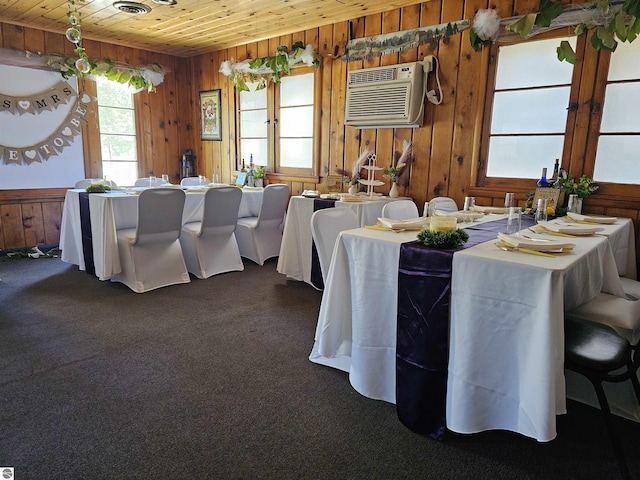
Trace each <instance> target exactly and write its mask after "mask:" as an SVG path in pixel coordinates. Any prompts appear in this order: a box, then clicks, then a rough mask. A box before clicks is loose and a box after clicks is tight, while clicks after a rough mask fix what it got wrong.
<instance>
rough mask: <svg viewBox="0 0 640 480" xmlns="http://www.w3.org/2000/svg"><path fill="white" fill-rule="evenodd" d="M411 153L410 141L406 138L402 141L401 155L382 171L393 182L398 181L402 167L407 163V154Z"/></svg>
mask: <svg viewBox="0 0 640 480" xmlns="http://www.w3.org/2000/svg"><path fill="white" fill-rule="evenodd" d="M410 153H411V142H410V141H408V140H403V141H402V155H400V158H398V160H397V161H396V162H395V163H392V164H391V165H390V166H389V168H385V169H384V170H383V171H382V173H384V174H385V175H386V176H387V177H388V178H389V179H390V180H391V182H393V183H396V182H397V181H398V177H400V174H401V173H402V171H403V170H404V167H406V166H407V164H408V163H409V154H410Z"/></svg>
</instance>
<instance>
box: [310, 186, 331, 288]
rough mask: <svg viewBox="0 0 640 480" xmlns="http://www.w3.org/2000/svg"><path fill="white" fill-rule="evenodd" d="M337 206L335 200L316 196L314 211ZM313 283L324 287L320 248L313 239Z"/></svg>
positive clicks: (317, 286) (318, 286) (315, 285)
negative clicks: (319, 258)
mask: <svg viewBox="0 0 640 480" xmlns="http://www.w3.org/2000/svg"><path fill="white" fill-rule="evenodd" d="M335 206H336V201H335V200H328V199H324V198H315V199H314V200H313V211H314V212H315V211H317V210H322V209H323V208H333V207H335ZM311 284H312V285H313V286H314V287H316V288H317V289H318V290H323V289H324V281H323V280H322V270H320V260H318V250H317V249H316V244H315V243H314V242H313V239H311Z"/></svg>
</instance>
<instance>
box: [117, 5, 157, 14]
mask: <svg viewBox="0 0 640 480" xmlns="http://www.w3.org/2000/svg"><path fill="white" fill-rule="evenodd" d="M113 6H114V7H116V8H117V9H118V10H120V11H121V12H124V13H130V14H131V15H144V14H145V13H149V12H150V11H151V7H148V6H146V5H143V4H142V3H138V2H114V3H113Z"/></svg>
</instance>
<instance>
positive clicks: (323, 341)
mask: <svg viewBox="0 0 640 480" xmlns="http://www.w3.org/2000/svg"><path fill="white" fill-rule="evenodd" d="M504 217H505V216H504V215H493V214H491V215H485V216H483V217H482V218H480V219H477V220H476V221H474V222H469V223H459V224H458V226H459V228H464V229H465V230H467V231H468V232H470V233H471V234H472V236H473V234H474V230H482V229H485V230H487V231H488V233H489V237H488V238H491V239H490V240H487V241H481V242H478V243H476V244H474V245H473V246H470V247H469V248H462V249H457V250H452V251H451V252H450V253H451V255H450V261H449V264H450V269H449V271H448V273H447V272H445V271H444V270H443V271H440V270H437V269H433V270H434V271H432V272H430V273H429V275H431V277H432V278H433V279H434V280H435V282H436V284H437V285H439V287H438V288H442V290H441V292H442V294H441V295H433V297H434V300H433V302H434V303H433V305H430V304H421V303H420V302H422V301H423V300H422V299H421V297H422V296H425V295H423V292H424V293H427V292H429V288H430V284H429V283H428V282H432V281H434V280H430V279H427V282H426V283H418V284H416V285H417V286H418V287H419V288H418V289H417V292H415V293H414V294H411V295H409V294H407V293H406V290H407V289H408V288H409V287H408V285H410V284H411V282H413V281H414V280H413V279H412V278H411V277H412V276H416V277H418V276H419V275H418V274H420V273H421V272H420V270H421V269H424V268H426V267H425V265H428V264H430V263H431V262H432V261H433V259H434V258H437V257H438V256H439V255H441V253H442V252H441V251H440V250H439V249H434V248H428V247H422V246H420V245H416V243H417V242H416V234H417V232H416V231H401V232H395V231H381V230H378V229H375V230H374V229H368V228H357V229H353V230H347V231H343V232H341V233H340V235H339V237H338V239H337V240H336V245H335V247H334V252H333V257H332V260H331V266H330V268H329V272H328V276H327V282H326V285H325V289H324V292H323V296H322V302H321V306H320V312H319V316H318V323H317V327H316V332H315V339H314V344H313V348H312V351H311V353H310V356H309V359H310V361H312V362H314V363H318V364H321V365H325V366H329V367H333V368H337V369H340V370H343V371H345V372H348V374H349V382H350V383H351V385H352V387H353V388H354V389H355V390H356V391H357V392H359V393H360V394H362V395H364V396H366V397H369V398H372V399H377V400H383V401H386V402H390V403H394V404H396V405H397V408H398V416H399V417H400V419H401V421H403V419H402V415H401V411H400V405H398V402H397V400H398V399H399V397H397V395H399V394H402V397H401V398H400V399H401V400H402V402H410V403H413V404H412V405H409V406H408V407H406V406H403V407H402V408H403V409H405V410H407V411H413V412H415V411H418V412H419V413H418V414H417V415H418V416H419V415H422V414H423V413H422V412H423V411H425V410H429V409H430V408H432V407H434V408H436V409H440V408H441V410H442V412H439V413H438V415H441V416H442V420H441V422H440V424H439V425H438V422H437V421H436V422H435V427H434V429H433V430H432V431H429V432H422V433H429V434H437V432H440V433H442V430H443V429H444V428H446V429H449V430H451V431H454V432H458V433H475V432H481V431H486V430H494V429H504V430H510V431H513V432H517V433H520V434H522V435H525V436H528V437H531V438H534V439H536V440H538V441H541V442H546V441H550V440H552V439H553V438H555V436H556V415H558V414H563V413H565V412H566V385H565V376H564V368H563V365H564V329H563V314H564V312H565V311H566V310H569V309H571V308H574V307H577V306H578V305H580V304H583V303H585V302H587V301H589V300H591V299H593V298H594V297H595V296H596V295H597V294H598V293H599V292H601V291H602V292H605V293H610V294H613V295H618V296H625V293H624V290H623V288H622V283H621V281H620V274H624V275H627V276H629V277H633V278H635V275H636V267H635V247H634V246H635V238H634V230H633V224H632V222H631V220H630V219H623V218H618V219H617V220H616V222H615V224H611V225H601V227H602V230H601V231H599V232H598V233H597V234H595V235H590V236H579V237H573V238H563V239H562V240H567V241H570V242H571V243H573V244H574V245H575V246H574V247H573V248H572V249H571V250H569V251H568V252H567V253H560V254H553V255H549V256H541V255H532V254H528V253H524V252H520V251H505V250H503V249H501V248H498V246H497V245H496V241H497V232H498V231H504V230H503V228H504V227H506V223H504ZM501 221H502V222H503V223H500V222H501ZM557 221H562V220H561V219H558V220H557ZM492 229H493V230H494V231H493V233H491V230H492ZM484 234H485V235H486V234H487V232H486V231H485V232H484ZM521 234H522V235H527V236H530V235H531V236H537V237H541V238H549V239H555V240H557V239H558V237H557V236H546V235H536V234H534V233H533V232H531V231H530V230H528V229H525V230H523V231H522V232H521ZM406 247H411V248H413V249H414V250H415V249H416V248H418V249H419V250H420V251H419V254H420V256H419V257H414V258H413V261H412V262H411V261H410V262H409V263H408V266H407V265H406V264H405V265H404V266H402V264H401V261H402V258H401V250H402V251H404V249H405V248H406ZM399 265H400V267H399ZM416 272H417V273H416ZM434 272H435V273H434ZM407 276H408V277H409V278H408V280H407V279H406V278H405V279H404V280H403V277H407ZM443 277H446V278H444V281H443ZM407 282H409V283H407ZM443 299H446V301H444V300H443ZM403 302H404V303H405V305H404V306H403ZM406 303H409V306H408V308H407V305H406ZM430 309H434V310H435V309H439V310H440V312H441V313H442V312H444V315H443V317H444V318H443V320H444V322H440V323H438V324H435V323H434V324H433V325H432V324H431V323H428V322H426V323H419V322H418V324H415V325H413V326H412V328H415V331H416V332H418V334H417V335H416V336H415V337H414V336H411V335H409V336H408V337H407V335H406V333H405V332H404V331H399V328H400V327H398V325H401V319H402V316H403V315H404V313H403V315H400V314H399V311H400V310H401V311H402V312H405V311H406V310H418V314H419V315H424V316H425V317H427V316H428V315H429V314H430V313H431V312H429V310H430ZM419 310H422V311H419ZM414 323H415V322H414ZM431 327H433V329H432V330H430V328H431ZM402 328H404V327H402ZM414 334H415V332H414V333H412V335H414ZM436 334H437V335H438V336H439V338H437V339H435V340H434V339H432V338H431V336H433V335H436ZM418 336H422V337H424V338H426V339H427V341H424V338H423V339H422V340H418V338H417V337H418ZM401 340H402V341H403V342H404V343H405V347H406V346H407V345H408V346H409V348H410V349H411V348H413V349H414V350H416V349H419V348H423V347H421V346H420V347H419V348H418V346H419V345H422V344H419V343H418V342H421V341H424V345H425V347H424V348H428V349H431V350H430V352H429V354H434V355H435V356H436V357H438V358H439V360H438V362H439V366H438V365H436V364H435V363H434V364H433V366H432V365H430V364H429V363H428V362H429V361H431V360H429V359H427V363H426V366H421V365H419V366H418V367H419V368H417V370H422V372H419V373H418V376H420V375H422V376H425V375H427V376H428V375H431V376H433V377H434V378H433V381H432V382H431V384H430V383H429V381H428V382H426V383H420V382H422V380H420V381H418V380H416V381H415V383H412V382H414V380H412V377H411V375H405V374H404V373H403V370H402V369H401V366H400V363H401V362H400V360H403V359H401V355H400V353H399V352H398V351H397V349H399V347H400V345H399V342H400V341H401ZM407 342H409V343H408V344H407ZM412 361H413V360H412V359H409V360H408V361H406V362H404V363H405V364H406V363H409V364H410V363H411V362H412ZM410 366H411V367H412V368H414V367H415V365H410ZM402 368H404V367H402ZM438 369H440V370H441V371H438ZM397 372H401V375H402V379H401V382H402V383H403V384H402V385H400V384H399V382H400V377H399V376H398V373H397ZM430 381H431V380H430ZM407 382H408V383H407ZM430 390H434V391H437V395H436V398H433V397H434V394H433V393H431V392H430ZM402 392H404V393H402ZM407 392H408V394H407ZM438 395H439V396H440V397H439V398H438ZM421 396H422V397H424V398H425V400H424V402H423V403H421V401H420V400H416V399H420V398H421ZM412 414H413V413H412ZM411 422H413V419H409V421H408V422H407V423H406V424H407V426H409V428H413V427H414V426H415V424H413V425H412V424H411ZM403 423H404V421H403ZM415 429H416V430H419V428H417V427H416V428H415Z"/></svg>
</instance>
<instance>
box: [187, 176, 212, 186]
mask: <svg viewBox="0 0 640 480" xmlns="http://www.w3.org/2000/svg"><path fill="white" fill-rule="evenodd" d="M204 181H205V182H206V185H209V184H210V183H211V180H209V179H208V178H205V179H204ZM198 185H200V177H184V178H183V179H182V180H180V186H182V187H197V186H198Z"/></svg>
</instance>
